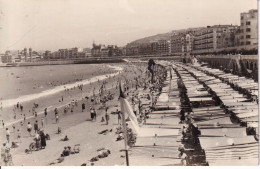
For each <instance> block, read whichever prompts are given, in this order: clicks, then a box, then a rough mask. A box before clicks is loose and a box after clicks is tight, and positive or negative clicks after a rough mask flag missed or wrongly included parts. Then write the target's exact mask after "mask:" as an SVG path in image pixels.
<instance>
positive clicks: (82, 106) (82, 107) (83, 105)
mask: <svg viewBox="0 0 260 169" xmlns="http://www.w3.org/2000/svg"><path fill="white" fill-rule="evenodd" d="M85 108H86V105H85V103H82V105H81V109H82V112H83V111H84V110H85Z"/></svg>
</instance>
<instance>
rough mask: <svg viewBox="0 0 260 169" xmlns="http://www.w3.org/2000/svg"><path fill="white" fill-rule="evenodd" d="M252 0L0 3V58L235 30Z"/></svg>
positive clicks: (2, 0) (24, 0)
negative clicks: (191, 31) (214, 28)
mask: <svg viewBox="0 0 260 169" xmlns="http://www.w3.org/2000/svg"><path fill="white" fill-rule="evenodd" d="M250 9H257V0H0V53H3V52H5V51H6V50H22V49H23V48H24V47H27V48H29V47H31V48H33V50H51V51H55V50H57V49H62V48H72V47H91V46H92V43H93V41H94V42H95V43H96V44H105V45H109V44H111V45H118V46H124V45H126V44H127V43H129V42H131V41H134V40H136V39H140V38H143V37H147V36H151V35H155V34H159V33H166V32H169V31H172V30H177V29H185V28H190V27H204V26H208V25H218V24H233V25H240V13H241V12H247V11H248V10H250Z"/></svg>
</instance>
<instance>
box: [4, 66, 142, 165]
mask: <svg viewBox="0 0 260 169" xmlns="http://www.w3.org/2000/svg"><path fill="white" fill-rule="evenodd" d="M116 66H119V67H122V68H123V69H124V70H123V71H122V73H120V74H119V75H115V76H111V77H109V78H107V79H106V80H103V81H98V82H95V83H91V84H88V85H84V86H83V89H82V90H80V89H78V88H77V87H76V88H75V89H72V90H69V91H61V92H57V93H55V94H53V95H50V96H48V97H41V98H38V99H35V100H32V101H28V102H24V103H22V104H23V107H24V108H23V111H22V112H21V111H20V110H17V112H16V116H17V117H16V120H14V119H13V120H10V121H9V122H6V124H5V127H8V128H9V130H10V131H11V136H10V142H17V143H18V144H19V146H18V147H17V148H12V149H11V154H12V156H13V163H14V165H17V166H34V165H43V166H45V165H49V164H50V163H51V162H52V161H54V160H55V159H57V158H59V157H60V154H61V153H62V151H63V149H64V147H65V146H71V147H72V148H73V147H74V145H76V144H80V150H81V151H80V153H78V154H73V155H70V156H68V157H65V160H64V162H62V163H58V164H56V165H64V166H65V165H75V166H77V165H78V166H79V165H81V164H83V163H86V164H87V165H90V162H89V160H90V159H91V158H92V157H95V156H97V155H98V153H99V152H98V151H97V150H98V149H100V148H105V149H109V150H110V151H111V154H110V155H109V156H108V157H107V158H103V159H100V160H99V161H97V162H95V164H94V165H125V164H124V163H125V158H124V152H120V150H121V149H123V148H124V144H123V141H122V140H121V141H116V138H117V134H115V131H116V128H117V127H118V126H119V125H118V122H117V116H116V115H112V114H110V113H111V111H115V109H117V108H118V109H119V110H120V107H118V106H119V102H118V96H119V89H118V88H116V85H117V81H118V79H134V78H136V77H138V76H140V77H142V76H145V74H144V73H143V72H142V71H140V70H139V69H140V68H141V69H143V70H144V69H146V65H145V66H142V67H138V68H139V69H136V66H135V65H130V63H125V64H120V65H116ZM113 72H115V71H113ZM104 81H106V83H105V84H106V85H105V88H106V93H108V92H110V93H111V94H113V95H114V99H113V100H110V101H108V102H106V106H107V107H109V109H108V113H109V114H110V120H109V124H108V125H105V123H104V122H101V119H102V117H103V115H104V113H105V110H104V109H101V110H98V109H99V108H100V107H101V104H96V105H94V106H93V103H91V101H90V97H89V96H91V95H92V94H93V90H94V89H95V94H97V93H98V90H99V88H100V86H101V84H102V83H103V82H104ZM122 81H124V80H122ZM132 86H133V85H132ZM86 96H88V97H89V99H87V98H86ZM62 97H63V101H61V100H62V99H61V98H62ZM73 99H74V100H77V104H78V106H75V107H74V109H73V112H71V111H68V112H67V113H64V112H63V111H64V107H65V106H66V105H68V104H70V103H71V101H72V100H73ZM83 102H84V103H85V104H86V110H84V112H82V111H81V105H82V103H83ZM33 103H38V104H39V107H38V108H36V111H37V114H38V115H37V117H34V116H33V114H32V112H29V110H30V109H31V107H32V105H33ZM90 106H92V107H94V108H95V109H96V111H97V119H96V121H95V122H92V121H91V119H90ZM46 107H47V111H48V115H47V117H44V114H43V113H44V108H46ZM55 108H58V111H59V122H58V123H56V122H55V114H54V109H55ZM2 111H3V112H10V113H5V114H2V115H3V116H2V118H5V116H7V119H12V116H13V112H12V109H11V108H5V109H3V110H2ZM23 114H26V120H25V121H24V120H23ZM42 118H43V120H44V122H43V127H42V126H41V119H42ZM36 120H38V123H39V128H40V129H43V130H44V132H45V134H49V135H50V138H51V139H50V140H47V146H46V148H45V149H42V150H39V151H33V152H32V153H31V154H27V153H25V149H28V148H29V144H30V143H31V142H33V138H34V137H30V136H29V133H28V132H27V131H26V126H27V123H28V122H31V124H32V125H33V124H34V123H35V121H36ZM14 121H17V122H16V123H14ZM20 122H22V123H23V126H21V123H20ZM7 124H9V126H6V125H7ZM11 124H14V125H15V131H13V128H12V125H11ZM1 127H2V131H1V143H3V142H4V141H6V139H5V130H4V129H3V126H1ZM58 127H60V128H61V133H60V134H57V129H58ZM17 129H20V130H21V136H22V137H21V141H22V142H21V143H20V141H19V139H17ZM106 129H108V130H109V131H110V130H111V129H112V130H111V132H108V133H106V135H103V134H98V133H99V132H101V131H103V130H106ZM32 133H33V135H34V131H33V132H32ZM65 135H67V136H68V138H69V140H68V141H60V140H61V139H63V138H64V137H65ZM97 140H98V142H97ZM121 156H122V157H121ZM26 159H30V160H26Z"/></svg>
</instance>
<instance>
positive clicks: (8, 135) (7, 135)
mask: <svg viewBox="0 0 260 169" xmlns="http://www.w3.org/2000/svg"><path fill="white" fill-rule="evenodd" d="M5 130H6V139H7V142H8V143H9V142H10V131H9V129H8V128H6V129H5Z"/></svg>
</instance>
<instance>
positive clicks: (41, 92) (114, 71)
mask: <svg viewBox="0 0 260 169" xmlns="http://www.w3.org/2000/svg"><path fill="white" fill-rule="evenodd" d="M121 71H122V68H121V67H119V66H111V65H104V64H92V65H90V64H88V65H84V64H82V65H48V66H33V67H11V68H6V67H5V68H3V67H2V68H0V72H1V73H0V99H1V100H0V102H1V103H2V106H3V107H10V106H13V105H15V104H16V103H17V102H20V103H21V102H26V101H31V100H34V99H37V98H41V97H45V96H49V95H52V94H55V93H58V92H61V91H64V90H65V89H69V88H73V87H74V86H78V85H87V84H90V83H94V82H97V81H98V80H104V79H107V78H109V76H115V75H118V74H119V73H120V72H121ZM75 79H76V80H75ZM51 83H53V84H55V85H50V84H51Z"/></svg>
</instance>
